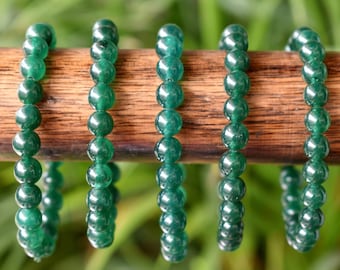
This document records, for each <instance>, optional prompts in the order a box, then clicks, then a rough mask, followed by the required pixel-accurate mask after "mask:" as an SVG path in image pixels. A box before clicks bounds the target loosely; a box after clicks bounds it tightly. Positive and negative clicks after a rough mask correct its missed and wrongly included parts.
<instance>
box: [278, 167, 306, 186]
mask: <svg viewBox="0 0 340 270" xmlns="http://www.w3.org/2000/svg"><path fill="white" fill-rule="evenodd" d="M300 184H301V177H300V173H299V172H298V170H297V169H296V168H295V167H294V166H284V167H283V168H282V170H281V174H280V185H281V188H282V189H283V190H287V189H291V190H297V189H298V188H299V186H300Z"/></svg>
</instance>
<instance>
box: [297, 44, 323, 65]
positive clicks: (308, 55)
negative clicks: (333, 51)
mask: <svg viewBox="0 0 340 270" xmlns="http://www.w3.org/2000/svg"><path fill="white" fill-rule="evenodd" d="M299 53H300V57H301V59H302V61H303V62H311V61H319V62H321V61H323V60H324V59H325V55H326V52H325V49H324V48H323V46H322V45H321V44H320V42H317V41H309V42H307V43H305V44H304V45H303V46H302V47H301V49H300V51H299Z"/></svg>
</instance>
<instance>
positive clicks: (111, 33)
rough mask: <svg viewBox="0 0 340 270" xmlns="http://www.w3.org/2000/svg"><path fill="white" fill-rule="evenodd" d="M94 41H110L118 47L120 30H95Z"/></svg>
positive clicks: (104, 27) (110, 28)
mask: <svg viewBox="0 0 340 270" xmlns="http://www.w3.org/2000/svg"><path fill="white" fill-rule="evenodd" d="M92 40H93V42H97V41H101V40H109V41H112V42H113V43H114V44H115V45H117V44H118V42H119V34H118V30H117V28H112V27H107V26H101V27H97V28H94V29H93V31H92Z"/></svg>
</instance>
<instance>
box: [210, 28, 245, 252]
mask: <svg viewBox="0 0 340 270" xmlns="http://www.w3.org/2000/svg"><path fill="white" fill-rule="evenodd" d="M219 47H220V49H223V50H225V51H226V52H227V54H226V57H225V62H224V64H225V67H226V69H227V70H228V74H227V76H226V77H225V80H224V88H225V91H226V93H227V94H228V95H229V99H228V100H227V101H226V103H225V105H224V115H225V117H226V118H227V119H229V121H230V122H229V124H227V125H226V126H225V128H224V129H223V131H222V141H223V144H224V145H225V146H226V147H227V148H228V151H226V152H225V153H224V154H223V155H222V157H221V159H220V162H219V167H220V172H221V174H222V176H223V178H222V180H221V182H220V183H219V188H218V191H219V196H220V198H221V199H222V203H221V205H220V208H219V219H220V220H219V226H218V232H217V241H218V245H219V248H220V249H221V250H223V251H233V250H235V249H237V248H238V247H239V246H240V244H241V241H242V238H243V221H242V218H243V215H244V206H243V204H242V202H241V199H242V198H243V197H244V195H245V193H246V186H245V183H244V181H243V180H242V179H241V178H240V175H241V174H242V173H243V172H244V170H245V168H246V158H245V156H244V155H243V154H242V153H241V152H240V150H241V149H242V148H244V147H245V146H246V144H247V142H248V129H247V128H246V126H245V125H244V124H243V123H242V122H243V121H244V120H245V118H246V117H247V116H248V104H247V102H246V100H245V99H244V96H245V95H246V94H247V93H248V91H249V88H250V82H249V78H248V75H247V74H246V71H247V69H248V67H249V57H248V54H247V49H248V36H247V32H246V30H245V29H244V28H243V27H242V26H240V25H237V24H232V25H229V26H228V27H227V28H226V29H225V30H224V31H223V33H222V37H221V40H220V42H219Z"/></svg>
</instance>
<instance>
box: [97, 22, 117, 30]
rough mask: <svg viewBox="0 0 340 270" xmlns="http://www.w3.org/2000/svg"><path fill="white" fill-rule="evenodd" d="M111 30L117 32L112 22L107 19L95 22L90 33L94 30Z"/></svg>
mask: <svg viewBox="0 0 340 270" xmlns="http://www.w3.org/2000/svg"><path fill="white" fill-rule="evenodd" d="M104 27H107V28H111V29H112V30H117V26H116V25H115V24H114V22H112V21H111V20H109V19H100V20H98V21H96V22H95V23H94V25H93V27H92V31H93V30H96V29H98V28H104Z"/></svg>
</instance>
